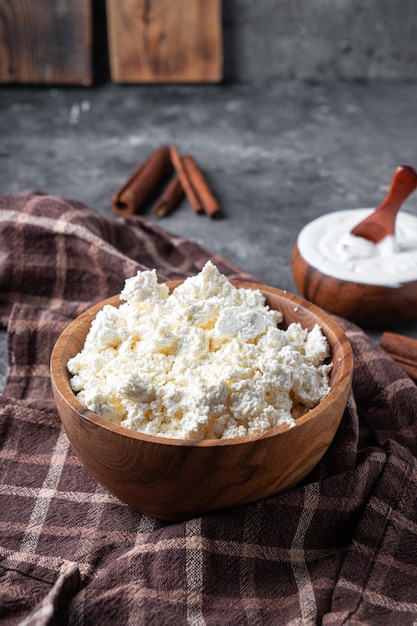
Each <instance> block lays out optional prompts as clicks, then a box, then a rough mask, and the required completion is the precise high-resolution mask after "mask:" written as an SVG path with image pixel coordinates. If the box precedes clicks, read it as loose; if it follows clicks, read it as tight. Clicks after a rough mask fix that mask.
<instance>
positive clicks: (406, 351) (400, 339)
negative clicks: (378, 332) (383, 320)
mask: <svg viewBox="0 0 417 626" xmlns="http://www.w3.org/2000/svg"><path fill="white" fill-rule="evenodd" d="M380 345H381V347H382V348H383V349H384V350H385V352H386V353H387V354H388V355H389V356H390V357H391V358H393V359H394V361H395V362H396V363H398V365H400V366H401V367H402V369H403V370H404V371H405V372H406V373H407V374H408V375H409V376H410V377H411V378H412V379H413V380H416V381H417V339H412V338H411V337H406V336H404V335H399V334H397V333H390V332H384V333H383V334H382V336H381V339H380Z"/></svg>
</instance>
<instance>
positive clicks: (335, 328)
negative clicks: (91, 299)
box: [50, 278, 353, 448]
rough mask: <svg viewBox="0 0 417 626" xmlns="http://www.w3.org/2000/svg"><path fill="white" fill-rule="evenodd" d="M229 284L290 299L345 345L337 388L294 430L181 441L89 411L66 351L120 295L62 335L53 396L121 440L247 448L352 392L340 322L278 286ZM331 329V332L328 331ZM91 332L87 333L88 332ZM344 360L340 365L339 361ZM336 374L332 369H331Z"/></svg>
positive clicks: (53, 363)
mask: <svg viewBox="0 0 417 626" xmlns="http://www.w3.org/2000/svg"><path fill="white" fill-rule="evenodd" d="M229 280H230V282H231V283H232V284H233V285H234V286H237V287H240V288H244V289H259V290H260V291H261V292H262V293H263V294H264V295H265V296H268V295H273V296H279V297H281V298H284V299H286V300H289V301H290V302H291V303H293V304H294V307H301V308H303V309H306V310H307V312H308V314H312V315H314V316H316V317H318V318H319V320H320V321H321V322H323V323H324V324H325V326H326V327H327V332H325V330H324V329H323V327H322V326H321V324H319V325H320V326H321V330H322V332H323V333H324V334H325V336H326V337H327V339H328V341H329V343H330V340H329V335H332V339H334V340H339V341H340V343H341V344H342V346H343V358H340V359H339V363H338V366H339V369H340V371H339V376H338V381H337V382H336V384H335V385H334V386H332V385H331V387H330V391H329V393H328V395H327V396H326V397H325V398H324V399H323V400H321V402H319V404H318V405H317V406H315V407H313V408H312V409H309V410H308V411H307V412H306V413H305V414H304V415H302V416H301V417H299V418H297V420H296V425H295V426H293V427H290V426H288V425H287V424H284V425H281V426H277V427H275V428H270V429H268V430H265V431H263V432H260V433H254V434H251V435H242V436H239V437H230V438H227V439H199V440H187V439H178V438H174V437H164V436H162V435H151V434H148V433H143V432H138V431H134V430H130V429H129V428H126V427H124V426H120V425H118V424H114V423H112V422H109V421H108V420H106V419H105V418H103V417H101V416H100V415H98V414H97V413H94V411H91V410H90V409H88V408H87V407H86V406H85V405H84V404H82V403H81V402H80V401H79V400H78V398H77V397H76V395H75V393H74V392H73V390H72V388H71V385H70V382H69V381H70V374H69V372H68V370H67V368H66V367H65V368H63V367H62V365H63V361H64V358H63V352H64V350H65V348H66V346H67V342H68V339H69V338H70V337H71V335H72V334H73V332H74V330H75V329H76V328H78V327H79V326H84V325H86V324H87V323H89V324H91V320H92V319H93V318H94V317H95V315H96V314H97V313H98V311H99V310H101V309H102V308H103V307H104V306H105V305H107V304H110V305H113V306H118V305H120V304H122V303H123V301H122V300H121V299H120V294H115V295H113V296H110V297H109V298H105V299H104V300H101V301H99V302H97V303H96V304H94V305H92V306H90V307H88V308H87V309H86V310H85V311H83V312H82V313H81V314H80V315H78V316H77V317H76V318H75V319H74V320H72V321H71V322H70V323H69V324H68V325H67V326H66V327H65V329H64V330H63V331H62V332H61V334H60V335H59V337H58V339H57V340H56V342H55V345H54V347H53V350H52V353H51V358H50V376H51V385H52V388H53V392H54V396H55V395H56V394H57V395H59V397H60V398H61V399H62V401H63V402H65V404H66V405H67V406H69V407H70V408H71V410H73V411H75V412H76V413H77V414H78V415H79V417H80V418H82V419H84V420H86V421H88V422H90V423H92V424H95V425H97V426H99V427H101V428H104V429H105V430H108V431H111V432H113V433H115V434H116V435H119V436H121V437H126V438H128V439H134V440H138V441H143V442H147V443H149V444H157V445H169V446H185V447H191V448H193V447H202V448H206V447H225V446H231V445H244V444H247V443H253V442H254V441H259V440H263V439H269V438H270V437H275V436H277V435H279V434H281V433H285V432H288V431H290V430H293V429H294V428H300V427H302V426H303V424H305V423H306V422H310V421H311V420H313V419H314V418H315V417H317V416H318V415H319V414H320V413H321V412H322V411H323V409H326V408H327V407H329V406H331V404H332V403H333V402H334V401H335V400H336V399H337V398H338V397H339V396H340V394H342V393H344V392H346V391H347V389H349V390H350V387H351V382H352V374H353V352H352V347H351V344H350V341H349V339H348V338H347V336H346V334H345V332H344V330H343V329H342V327H341V326H340V325H339V324H338V323H337V321H336V320H335V319H334V318H333V317H331V315H329V314H328V313H326V312H325V311H323V309H321V308H320V307H318V306H317V305H315V304H313V303H312V302H310V301H308V300H305V299H304V298H302V297H300V296H298V295H295V294H293V293H291V292H288V291H286V290H282V289H279V288H277V287H272V286H269V285H266V284H264V283H262V282H255V281H248V280H241V279H233V278H230V279H229ZM182 282H184V279H182V280H172V281H166V282H165V284H166V285H167V286H168V287H169V289H170V290H172V289H174V288H175V287H177V286H178V285H179V284H181V283H182ZM329 330H330V332H329ZM87 332H88V331H87ZM340 361H341V362H340ZM59 370H63V371H62V373H63V376H62V377H61V379H60V380H61V383H60V382H59V381H58V380H57V378H58V379H59V378H60V377H59V376H58V377H57V376H56V375H55V372H56V371H59ZM332 371H333V369H332Z"/></svg>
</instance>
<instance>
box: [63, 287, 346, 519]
mask: <svg viewBox="0 0 417 626" xmlns="http://www.w3.org/2000/svg"><path fill="white" fill-rule="evenodd" d="M232 282H233V284H235V285H236V286H238V287H245V288H249V289H260V290H261V291H262V292H263V293H264V295H265V296H266V298H267V302H268V304H269V306H270V307H271V308H273V309H279V310H280V311H281V312H282V313H283V315H284V326H286V325H288V324H289V323H290V322H293V321H297V322H300V323H301V324H302V326H303V327H304V328H307V329H308V330H310V329H311V328H312V327H313V326H314V325H315V324H316V323H318V324H319V325H320V327H321V328H322V331H323V332H324V334H325V335H326V336H327V339H328V341H329V344H330V347H331V358H332V361H333V369H332V373H331V379H330V385H331V390H330V393H329V394H328V396H327V397H326V398H325V399H324V400H323V401H322V402H321V403H320V404H319V405H318V406H317V407H315V408H314V409H312V410H310V411H309V412H308V413H307V414H306V415H304V416H303V417H301V418H299V419H298V421H297V426H295V427H294V428H290V429H289V428H288V427H287V428H285V427H284V428H276V429H273V430H270V431H268V432H265V433H263V434H261V435H258V436H254V435H251V436H245V437H239V438H235V439H227V440H204V441H199V442H194V441H184V440H178V439H168V438H165V437H155V436H151V435H145V434H142V433H137V432H133V431H130V430H128V429H126V428H123V427H121V426H116V425H113V424H110V423H109V422H107V421H106V420H104V419H103V418H101V417H100V416H99V415H96V414H95V413H93V412H91V411H89V410H88V409H87V408H86V407H85V406H83V405H82V404H80V402H79V401H78V400H77V398H76V397H75V395H74V393H73V391H72V389H71V387H70V383H69V379H70V376H69V373H68V371H67V362H68V360H69V359H70V358H71V357H73V356H74V355H75V354H77V353H78V352H79V351H80V350H81V348H82V347H83V344H84V340H85V337H86V335H87V333H88V330H89V328H90V324H91V321H92V320H93V318H94V317H95V316H96V314H97V312H98V311H99V310H100V309H102V308H103V306H104V305H105V304H112V305H114V306H118V305H119V303H120V300H119V297H118V296H114V297H112V298H109V299H108V300H105V301H103V302H100V303H99V304H97V305H95V306H93V307H92V308H90V309H88V310H87V311H85V312H84V313H83V314H82V315H80V316H79V317H78V318H77V319H75V320H74V321H73V322H72V323H70V324H69V326H68V327H67V328H66V330H64V332H63V333H62V334H61V336H60V337H59V338H58V340H57V342H56V345H55V347H54V350H53V353H52V357H51V382H52V389H53V392H54V397H55V401H56V404H57V408H58V413H59V416H60V418H61V421H62V424H63V426H64V428H65V431H66V433H67V436H68V438H69V440H70V442H71V444H72V446H73V448H74V450H75V452H76V453H77V455H78V457H79V458H80V460H81V462H82V463H83V464H84V466H85V467H86V468H87V470H88V471H89V472H90V473H91V475H92V476H93V477H94V478H95V479H96V480H97V481H98V482H99V483H100V484H102V485H103V486H104V487H106V488H107V489H108V490H109V491H110V492H111V493H112V494H114V495H115V496H117V498H119V499H120V500H121V501H123V502H125V503H127V504H129V505H130V506H132V507H133V508H135V509H137V510H139V511H141V512H142V513H145V514H148V515H151V516H153V517H155V518H159V519H162V520H165V521H169V522H177V521H182V520H186V519H190V518H191V517H195V516H199V515H202V514H205V513H208V512H210V511H216V510H221V509H226V508H231V507H237V506H241V505H244V504H248V503H250V502H255V501H258V500H261V499H263V498H267V497H269V496H273V495H275V494H277V493H278V492H280V491H282V490H284V489H288V488H290V487H293V486H295V485H297V484H298V483H299V482H300V481H301V480H302V479H303V478H304V477H305V476H307V474H308V473H309V472H310V471H311V470H312V469H313V467H314V466H315V465H316V464H317V463H318V461H319V460H320V459H321V458H322V456H323V454H324V453H325V452H326V450H327V448H328V446H329V444H330V442H331V441H332V439H333V437H334V434H335V432H336V430H337V428H338V425H339V423H340V420H341V418H342V415H343V412H344V409H345V406H346V402H347V398H348V394H349V391H350V388H351V376H352V351H351V347H350V343H349V341H348V339H347V337H346V335H345V334H344V332H343V330H342V329H341V328H340V326H339V325H338V324H337V323H336V322H335V321H334V320H333V319H332V318H331V317H330V316H328V315H327V314H326V313H324V312H323V311H321V310H320V309H319V308H318V307H316V306H314V305H313V304H311V303H309V302H306V301H304V300H303V299H302V298H299V297H297V296H295V295H292V294H289V293H286V292H284V291H281V290H279V289H275V288H272V287H268V286H265V285H259V284H255V283H249V282H245V281H232ZM178 284H179V282H178V281H176V282H171V283H168V286H169V287H170V288H171V289H172V288H174V287H175V286H177V285H178Z"/></svg>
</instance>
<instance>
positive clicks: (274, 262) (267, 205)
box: [0, 81, 417, 336]
mask: <svg viewBox="0 0 417 626" xmlns="http://www.w3.org/2000/svg"><path fill="white" fill-rule="evenodd" d="M416 118H417V83H413V82H407V81H373V82H369V83H366V82H361V83H347V82H331V83H305V82H300V81H260V82H257V83H250V84H249V83H248V84H230V85H218V86H198V85H197V86H164V87H162V86H130V87H126V86H116V85H111V84H108V85H105V86H103V87H98V88H95V89H88V90H86V89H81V88H67V89H55V88H54V89H47V88H45V89H34V88H30V87H22V88H18V87H16V88H11V87H9V88H3V89H1V90H0V193H2V194H4V193H18V192H21V191H23V190H26V189H38V190H40V191H44V192H47V193H51V194H57V195H60V196H65V197H70V198H74V199H77V200H79V201H82V202H84V203H86V204H87V205H89V206H90V207H92V208H94V209H96V210H98V211H100V212H103V213H104V214H106V215H108V216H112V215H113V214H112V211H111V208H110V199H111V196H112V194H113V193H114V192H115V190H116V189H117V188H118V187H119V186H120V185H121V184H122V183H123V182H124V180H125V179H126V177H127V176H128V175H129V173H130V172H131V171H132V170H133V169H134V168H135V167H136V166H137V165H138V164H139V163H140V162H141V161H142V160H143V159H144V158H145V157H146V156H147V155H148V154H149V153H150V152H151V151H152V150H153V149H154V148H156V147H157V146H159V145H162V144H165V143H174V144H176V145H177V146H178V147H179V149H180V150H181V151H182V152H184V153H185V152H188V153H190V154H192V155H193V156H194V157H195V158H196V159H197V160H198V161H199V163H200V165H201V167H202V169H203V170H204V172H205V173H206V176H207V178H208V179H209V181H210V183H211V186H212V188H213V190H214V192H215V194H216V195H217V197H218V198H219V200H220V203H221V206H222V209H223V213H224V217H223V219H221V220H209V219H208V218H205V217H202V216H197V215H195V214H194V213H193V212H192V211H191V209H190V207H189V205H188V204H187V202H186V200H184V201H183V202H182V204H181V205H180V207H179V208H178V210H177V211H176V212H175V213H174V214H172V215H171V216H169V217H167V218H165V219H164V220H160V221H159V222H158V223H159V225H160V226H162V227H163V228H165V229H166V230H169V231H171V232H174V233H177V234H181V235H183V236H185V237H189V238H191V239H193V240H195V241H197V242H199V243H201V244H202V245H204V246H206V247H207V248H209V249H211V250H213V251H215V252H218V253H219V254H222V255H223V256H225V257H227V258H228V259H230V260H231V261H233V262H235V263H237V264H239V265H240V266H241V267H242V268H244V269H245V270H246V271H248V272H250V273H252V274H254V275H255V276H257V277H258V278H260V279H261V280H263V281H264V282H267V283H269V284H271V285H274V286H277V287H280V288H283V289H287V290H289V291H296V290H295V286H294V283H293V279H292V275H291V251H292V247H293V245H294V242H295V240H296V237H297V233H298V232H299V230H300V229H301V228H302V227H303V225H304V224H306V223H307V222H308V221H310V220H311V219H313V218H314V217H316V216H318V215H321V214H322V213H326V212H329V211H332V210H335V209H344V208H355V207H361V206H369V207H373V206H377V205H378V204H379V203H380V202H381V200H382V199H383V197H384V195H385V193H386V191H387V190H388V187H389V184H390V180H391V176H392V174H393V172H394V170H395V168H396V167H397V165H399V164H401V163H408V164H410V165H412V166H414V167H417V143H416V127H417V124H416ZM404 209H405V210H408V211H410V212H412V213H415V214H417V193H415V194H414V195H412V196H410V198H409V199H408V200H407V201H406V203H405V205H404ZM144 215H145V217H148V218H149V219H151V220H152V219H153V217H152V215H151V214H150V212H149V211H148V212H145V214H144ZM395 330H399V331H400V332H406V333H407V334H410V335H412V336H417V324H416V325H409V326H407V327H406V328H395Z"/></svg>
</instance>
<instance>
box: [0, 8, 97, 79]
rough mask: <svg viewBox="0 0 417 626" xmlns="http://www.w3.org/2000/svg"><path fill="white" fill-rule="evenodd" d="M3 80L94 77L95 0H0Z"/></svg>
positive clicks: (0, 49)
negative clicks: (93, 35) (93, 15)
mask: <svg viewBox="0 0 417 626" xmlns="http://www.w3.org/2000/svg"><path fill="white" fill-rule="evenodd" d="M0 82H3V83H50V84H81V85H90V84H91V83H92V82H93V67H92V9H91V0H37V1H36V2H34V1H33V0H0Z"/></svg>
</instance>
